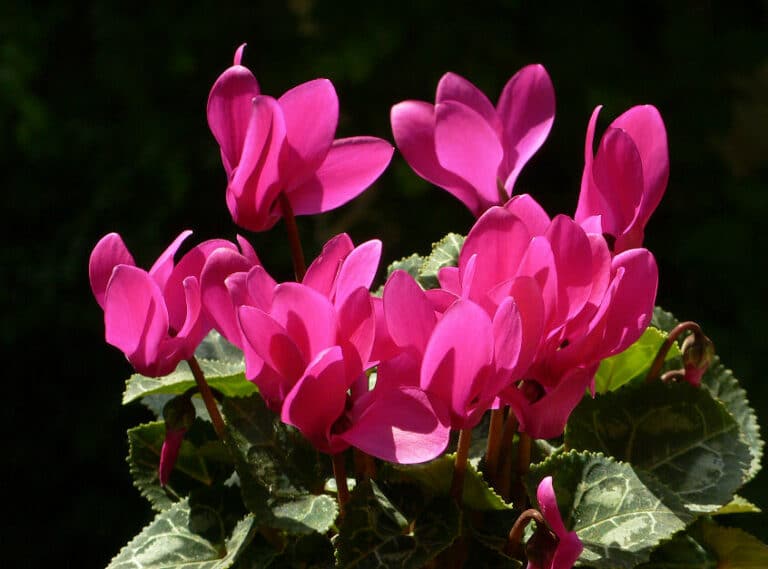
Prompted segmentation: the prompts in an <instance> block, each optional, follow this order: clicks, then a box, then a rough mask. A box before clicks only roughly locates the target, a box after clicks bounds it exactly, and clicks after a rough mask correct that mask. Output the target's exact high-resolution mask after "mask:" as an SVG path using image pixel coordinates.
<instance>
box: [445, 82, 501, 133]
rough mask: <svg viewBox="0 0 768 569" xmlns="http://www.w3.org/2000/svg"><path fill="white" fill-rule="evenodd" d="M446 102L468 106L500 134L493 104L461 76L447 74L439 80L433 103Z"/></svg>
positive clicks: (499, 122) (499, 124) (499, 125)
mask: <svg viewBox="0 0 768 569" xmlns="http://www.w3.org/2000/svg"><path fill="white" fill-rule="evenodd" d="M446 101H456V102H458V103H462V104H464V105H466V106H468V107H469V108H470V109H472V110H473V111H475V112H476V113H477V114H479V115H480V116H481V117H483V118H484V119H485V121H486V122H487V123H488V124H489V125H491V126H492V127H493V129H494V130H495V131H496V132H498V133H501V121H500V120H499V117H498V115H497V113H496V109H495V108H494V106H493V103H491V101H490V100H489V99H488V97H486V95H485V93H483V92H482V91H481V90H480V89H478V88H477V87H475V86H474V85H473V84H472V83H471V82H470V81H468V80H466V79H465V78H464V77H462V76H461V75H457V74H456V73H451V72H448V73H446V74H445V75H443V76H442V77H441V78H440V81H439V82H438V84H437V93H436V95H435V103H436V104H437V103H444V102H446Z"/></svg>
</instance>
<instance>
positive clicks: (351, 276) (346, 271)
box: [334, 239, 381, 306]
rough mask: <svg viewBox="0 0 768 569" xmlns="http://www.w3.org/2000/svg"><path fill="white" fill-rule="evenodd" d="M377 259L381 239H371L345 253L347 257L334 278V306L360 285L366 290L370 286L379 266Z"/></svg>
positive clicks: (379, 252) (378, 257)
mask: <svg viewBox="0 0 768 569" xmlns="http://www.w3.org/2000/svg"><path fill="white" fill-rule="evenodd" d="M379 259H381V241H379V240H378V239H371V240H370V241H366V242H365V243H363V244H362V245H359V246H357V247H355V249H354V250H353V251H352V252H351V253H350V254H349V255H347V258H346V259H344V261H343V262H342V264H341V268H340V270H339V276H338V278H337V280H336V294H335V298H334V304H335V305H336V306H338V305H340V304H341V303H343V302H344V301H345V300H346V298H347V297H348V296H349V295H350V294H351V293H352V292H354V291H355V290H357V289H358V288H360V287H362V288H364V289H366V290H368V289H369V288H371V283H372V282H373V278H374V277H375V276H376V271H377V270H378V268H379Z"/></svg>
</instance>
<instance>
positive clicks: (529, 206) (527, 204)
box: [504, 194, 552, 236]
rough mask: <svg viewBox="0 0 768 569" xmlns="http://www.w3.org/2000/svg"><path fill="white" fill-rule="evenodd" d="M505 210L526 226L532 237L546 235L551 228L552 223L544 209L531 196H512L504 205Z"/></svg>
mask: <svg viewBox="0 0 768 569" xmlns="http://www.w3.org/2000/svg"><path fill="white" fill-rule="evenodd" d="M504 208H505V209H506V210H507V211H509V212H510V213H513V214H514V215H516V216H517V217H518V218H519V219H520V221H522V222H523V223H524V224H525V226H526V227H527V228H528V231H529V232H530V234H531V236H536V235H544V233H545V232H546V231H547V229H548V228H549V224H550V223H552V220H551V219H549V215H547V212H546V211H544V208H543V207H541V205H539V202H537V201H536V200H535V199H533V198H532V197H531V196H530V195H529V194H520V195H519V196H512V198H511V199H510V200H509V201H508V202H507V203H506V204H504Z"/></svg>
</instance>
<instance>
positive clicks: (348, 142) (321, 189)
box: [287, 136, 394, 215]
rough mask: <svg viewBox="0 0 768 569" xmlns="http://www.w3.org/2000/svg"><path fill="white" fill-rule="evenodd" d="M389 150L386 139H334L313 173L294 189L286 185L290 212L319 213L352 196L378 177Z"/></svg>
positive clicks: (348, 199) (369, 137)
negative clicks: (291, 210)
mask: <svg viewBox="0 0 768 569" xmlns="http://www.w3.org/2000/svg"><path fill="white" fill-rule="evenodd" d="M393 151H394V148H393V147H392V145H391V144H390V143H389V142H387V141H386V140H382V139H381V138H375V137H372V136H356V137H352V138H341V139H338V140H334V141H333V145H332V146H331V149H330V150H329V151H328V155H327V156H326V157H325V160H324V161H323V163H322V164H321V165H320V167H319V168H318V169H317V171H316V172H315V175H314V176H312V177H311V178H310V179H309V180H307V181H306V182H305V183H303V184H302V185H300V186H298V187H296V188H295V189H290V188H289V190H288V192H287V195H288V198H289V199H290V201H291V206H292V207H293V211H294V213H296V215H312V214H316V213H322V212H324V211H330V210H332V209H335V208H337V207H339V206H342V205H344V204H345V203H347V202H348V201H350V200H351V199H353V198H356V197H357V196H358V195H359V194H361V193H362V192H363V191H364V190H365V189H366V188H368V187H369V186H370V185H371V184H373V183H374V182H375V181H376V179H377V178H378V177H379V176H381V173H382V172H384V170H385V169H386V167H387V165H388V164H389V161H390V160H391V159H392V152H393Z"/></svg>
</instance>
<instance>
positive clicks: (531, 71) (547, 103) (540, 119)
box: [498, 65, 555, 194]
mask: <svg viewBox="0 0 768 569" xmlns="http://www.w3.org/2000/svg"><path fill="white" fill-rule="evenodd" d="M498 111H499V117H500V118H501V122H502V124H503V128H504V138H503V141H504V154H505V156H504V161H505V167H504V171H505V174H506V179H505V180H503V182H504V187H505V188H506V190H507V193H508V194H511V193H512V188H513V187H514V185H515V180H517V177H518V175H519V174H520V170H522V168H523V166H525V164H526V163H527V162H528V160H530V159H531V157H532V156H533V155H534V154H535V153H536V151H537V150H538V149H539V148H541V145H542V144H544V141H545V140H546V139H547V136H548V135H549V131H550V129H551V128H552V123H553V122H554V120H555V89H554V87H553V86H552V80H551V79H550V78H549V75H548V74H547V71H546V70H545V69H544V67H543V66H541V65H528V66H526V67H523V68H522V69H521V70H520V71H518V72H517V73H515V75H514V76H513V77H512V79H510V80H509V82H507V84H506V85H505V87H504V90H503V91H502V92H501V97H499V105H498Z"/></svg>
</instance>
